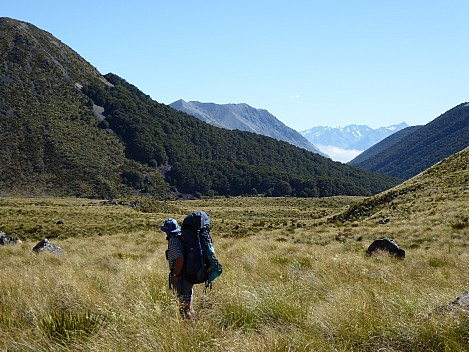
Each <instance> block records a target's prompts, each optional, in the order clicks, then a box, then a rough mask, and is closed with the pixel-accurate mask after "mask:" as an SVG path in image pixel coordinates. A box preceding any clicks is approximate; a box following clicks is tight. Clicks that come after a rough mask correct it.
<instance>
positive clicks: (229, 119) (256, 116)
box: [169, 99, 327, 156]
mask: <svg viewBox="0 0 469 352" xmlns="http://www.w3.org/2000/svg"><path fill="white" fill-rule="evenodd" d="M169 106H171V107H172V108H175V109H177V110H180V111H184V112H186V113H188V114H189V115H192V116H195V117H197V118H198V119H199V120H201V121H204V122H207V123H209V124H211V125H213V126H217V127H222V128H227V129H229V130H241V131H247V132H253V133H257V134H261V135H264V136H268V137H272V138H275V139H278V140H280V141H284V142H288V143H290V144H293V145H296V146H297V147H300V148H304V149H306V150H309V151H311V152H314V153H318V154H321V155H323V156H327V155H325V154H324V153H322V152H321V151H320V150H319V149H318V148H316V147H315V146H314V145H312V144H311V143H310V142H308V140H306V138H304V137H303V136H301V135H300V134H299V133H298V132H297V131H295V130H293V129H292V128H290V127H288V126H286V125H285V124H284V123H282V122H281V121H279V120H278V119H277V118H276V117H275V116H273V115H272V114H270V113H269V112H268V111H267V110H263V109H255V108H253V107H251V106H249V105H247V104H214V103H200V102H198V101H190V102H186V101H184V100H182V99H181V100H178V101H175V102H174V103H171V104H169Z"/></svg>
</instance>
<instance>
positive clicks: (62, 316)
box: [0, 197, 469, 351]
mask: <svg viewBox="0 0 469 352" xmlns="http://www.w3.org/2000/svg"><path fill="white" fill-rule="evenodd" d="M356 201H357V200H356V199H352V198H347V197H345V198H334V199H322V200H321V199H315V200H307V199H288V198H286V199H265V198H216V199H212V200H197V201H190V202H182V201H181V202H170V203H165V204H164V203H161V204H160V203H158V204H156V203H155V204H151V206H152V208H151V209H152V210H151V211H149V210H148V208H145V209H146V210H144V209H138V208H137V209H134V208H129V207H123V206H112V207H104V206H96V205H89V204H87V203H86V202H85V201H84V200H77V199H50V198H44V199H42V200H39V199H29V198H28V199H21V198H6V199H5V202H3V203H0V204H1V205H0V215H1V223H0V230H2V231H5V232H8V229H12V228H14V229H16V230H15V231H16V232H15V233H16V234H17V235H21V236H20V237H21V239H22V240H23V243H21V244H18V245H14V246H4V247H0V265H1V267H2V270H1V271H0V349H2V350H14V351H64V350H73V351H110V350H112V351H130V350H135V351H137V350H138V351H206V350H209V351H378V350H380V351H468V350H469V347H468V346H469V333H468V331H469V315H468V313H467V312H463V311H461V312H458V311H446V310H440V311H437V310H436V308H437V307H439V306H443V305H445V304H447V303H449V302H451V301H452V300H454V299H455V298H456V297H457V296H459V295H460V294H461V293H462V292H463V291H465V290H467V289H468V288H469V281H468V277H467V267H468V266H469V253H468V251H467V248H468V247H467V246H468V244H469V233H468V230H469V229H468V228H467V227H463V228H454V227H452V226H451V225H450V224H451V223H453V222H451V221H453V220H454V219H456V218H457V214H456V213H451V214H452V215H451V216H450V217H446V214H440V215H438V212H435V214H433V215H428V218H427V220H428V221H430V222H432V224H428V225H427V226H423V227H422V224H424V223H425V219H422V218H420V219H419V220H418V221H415V222H414V220H415V219H417V214H416V213H412V212H410V213H408V216H407V217H402V218H399V219H393V220H392V221H391V222H390V223H389V224H386V225H378V224H377V221H376V219H367V220H363V221H355V222H351V223H340V224H339V223H337V224H334V223H330V222H327V221H326V217H327V216H329V215H332V214H335V213H337V212H340V211H341V210H344V209H345V208H346V207H347V206H348V205H350V204H353V202H356ZM84 202H85V203H84ZM142 203H143V202H142ZM168 209H169V211H168ZM199 209H204V210H206V211H208V212H209V213H210V215H211V216H212V221H213V226H212V227H213V231H212V232H213V236H214V242H215V248H216V251H217V256H218V258H219V260H220V261H221V263H222V264H223V269H224V273H223V275H222V276H221V277H220V278H218V279H217V280H216V281H215V282H214V287H213V289H212V290H211V291H208V292H207V293H204V292H203V288H202V287H200V286H197V287H196V289H195V302H194V304H195V308H196V310H197V318H196V319H195V320H191V321H186V320H181V319H180V317H179V314H178V305H177V302H176V298H175V296H174V294H173V293H172V292H170V290H169V289H168V282H167V272H168V269H167V262H166V260H165V257H164V251H165V249H166V240H165V237H164V236H163V235H162V234H161V233H160V231H159V226H160V225H161V223H162V221H163V219H164V218H166V217H169V216H172V217H175V218H177V219H178V220H182V218H183V214H186V213H188V212H189V211H193V210H199ZM20 210H21V211H20ZM28 215H31V217H29V216H28ZM420 215H421V214H420ZM424 216H426V215H424ZM58 218H60V219H63V220H64V224H63V225H65V226H63V227H59V229H60V231H62V232H61V233H60V236H59V237H52V238H51V241H52V242H53V243H54V244H57V245H59V246H60V247H62V248H63V249H64V251H65V254H64V255H63V256H54V255H50V254H47V253H43V254H40V255H36V254H33V253H31V249H32V248H33V247H34V245H35V244H36V243H37V240H38V237H39V235H41V236H42V235H49V234H50V233H55V232H53V230H54V229H55V228H56V227H58V225H57V224H56V223H55V220H56V219H58ZM445 218H446V220H445ZM452 219H453V220H452ZM37 221H43V222H42V224H43V231H42V232H35V233H30V232H28V231H21V230H18V228H20V226H21V224H23V228H32V227H33V225H34V223H35V222H37ZM14 223H16V225H13V224H14ZM14 226H16V227H14ZM236 226H238V230H239V231H238V232H236V231H235V227H236ZM68 229H70V232H68ZM54 231H55V230H54ZM377 237H393V238H395V239H396V241H397V242H398V243H399V244H400V245H401V246H402V247H403V248H404V249H405V250H406V258H405V260H397V259H394V258H392V257H389V256H386V255H379V256H376V257H371V258H368V257H365V255H364V252H365V250H366V248H367V246H368V245H369V244H370V243H371V241H372V240H373V239H376V238H377ZM412 245H413V246H412Z"/></svg>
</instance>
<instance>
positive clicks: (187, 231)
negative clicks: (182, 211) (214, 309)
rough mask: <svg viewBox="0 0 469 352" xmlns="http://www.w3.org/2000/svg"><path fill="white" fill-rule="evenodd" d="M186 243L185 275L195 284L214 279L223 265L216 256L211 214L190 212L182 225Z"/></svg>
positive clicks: (207, 284)
mask: <svg viewBox="0 0 469 352" xmlns="http://www.w3.org/2000/svg"><path fill="white" fill-rule="evenodd" d="M181 237H182V241H183V243H184V266H183V272H184V277H185V279H186V280H187V281H189V282H191V283H193V284H200V283H203V282H205V286H206V287H208V286H210V288H211V286H212V281H213V280H215V279H216V278H217V277H218V276H220V275H221V273H222V265H221V264H220V263H219V262H218V260H217V258H216V256H215V250H214V249H213V246H212V237H211V236H210V216H209V215H208V214H207V213H206V212H204V211H197V212H193V213H191V214H189V215H188V216H187V217H186V218H185V219H184V221H183V222H182V226H181Z"/></svg>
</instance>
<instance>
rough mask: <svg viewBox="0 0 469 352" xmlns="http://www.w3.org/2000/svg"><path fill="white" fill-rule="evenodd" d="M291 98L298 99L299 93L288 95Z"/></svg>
mask: <svg viewBox="0 0 469 352" xmlns="http://www.w3.org/2000/svg"><path fill="white" fill-rule="evenodd" d="M290 98H291V99H300V98H301V95H300V94H295V95H291V96H290Z"/></svg>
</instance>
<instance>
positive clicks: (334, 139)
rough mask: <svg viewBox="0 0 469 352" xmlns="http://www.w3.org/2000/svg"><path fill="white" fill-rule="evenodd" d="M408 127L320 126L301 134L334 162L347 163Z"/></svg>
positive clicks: (403, 125) (403, 123)
mask: <svg viewBox="0 0 469 352" xmlns="http://www.w3.org/2000/svg"><path fill="white" fill-rule="evenodd" d="M406 127H408V125H407V124H406V123H405V122H402V123H400V124H397V125H391V126H388V127H380V128H377V129H373V128H371V127H368V126H365V125H348V126H345V127H326V126H318V127H313V128H311V129H307V130H304V131H300V134H301V135H302V136H303V137H305V138H306V139H307V140H308V141H309V142H311V143H312V144H314V145H315V146H316V147H317V148H318V149H320V150H321V151H322V152H324V153H326V154H328V155H330V157H331V158H332V159H334V160H338V161H342V162H347V161H349V160H351V159H353V157H355V156H356V155H358V154H360V153H361V152H363V151H365V150H367V149H368V148H370V147H372V146H373V145H375V144H376V143H378V142H380V141H381V140H383V139H384V138H386V137H388V136H390V135H392V134H394V133H396V132H397V131H400V130H402V129H403V128H406Z"/></svg>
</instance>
